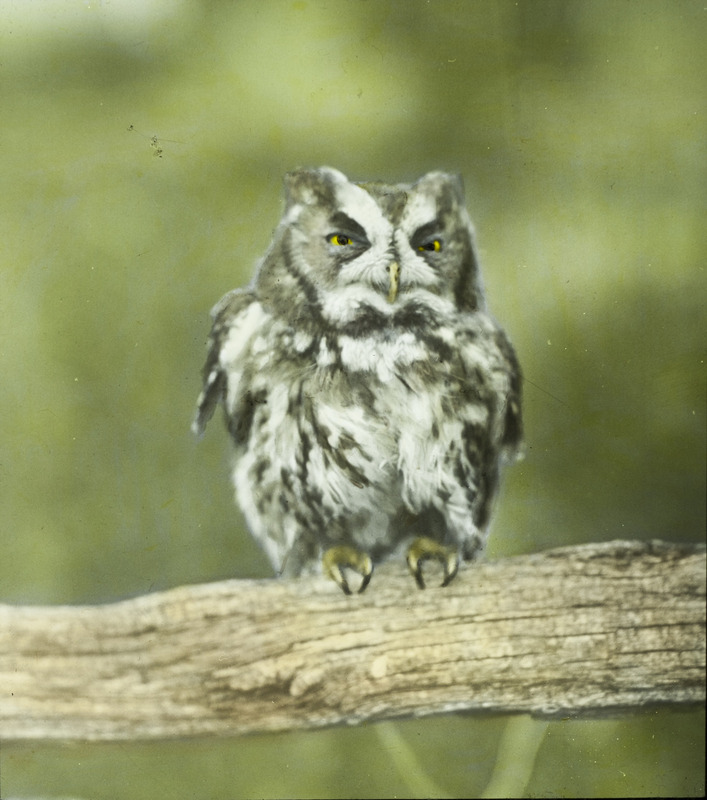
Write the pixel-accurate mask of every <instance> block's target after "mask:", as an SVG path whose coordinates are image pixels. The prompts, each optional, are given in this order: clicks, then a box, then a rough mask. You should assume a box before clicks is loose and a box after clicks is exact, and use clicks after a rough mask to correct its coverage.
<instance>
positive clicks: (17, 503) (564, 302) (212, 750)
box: [0, 0, 707, 798]
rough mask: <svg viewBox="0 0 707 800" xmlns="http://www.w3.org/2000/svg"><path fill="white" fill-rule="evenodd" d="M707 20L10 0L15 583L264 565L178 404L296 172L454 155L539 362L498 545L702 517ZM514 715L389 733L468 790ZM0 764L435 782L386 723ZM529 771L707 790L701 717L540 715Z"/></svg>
mask: <svg viewBox="0 0 707 800" xmlns="http://www.w3.org/2000/svg"><path fill="white" fill-rule="evenodd" d="M704 40H705V11H704V8H703V4H702V3H697V2H691V1H690V0H661V1H660V2H658V1H656V0H642V2H640V3H638V2H633V3H629V2H623V3H616V2H611V1H610V0H606V1H604V0H596V1H595V0H592V1H591V2H589V1H587V2H579V1H578V0H570V1H569V2H567V1H566V0H535V1H534V2H520V3H518V2H514V1H513V0H499V2H490V0H489V1H483V2H482V1H478V2H463V1H462V0H436V2H434V3H429V2H425V1H424V0H382V1H381V2H370V0H369V2H363V0H359V1H355V0H329V1H328V2H323V1H322V2H314V1H308V0H300V1H298V2H284V1H283V2H277V1H275V0H266V1H265V2H258V3H246V2H240V3H239V2H225V1H221V2H219V1H218V0H201V2H196V1H190V2H187V0H181V2H180V1H179V0H175V2H172V3H161V2H158V0H145V1H144V2H138V0H115V1H114V2H112V3H102V2H81V3H79V2H72V1H71V0H44V2H41V1H38V2H32V3H26V4H22V3H12V2H8V1H7V0H3V2H0V53H1V55H0V107H2V110H3V132H2V145H1V147H0V167H1V170H2V176H3V191H2V193H1V194H0V241H2V248H1V249H0V359H1V363H2V371H3V380H2V383H0V437H1V438H0V441H1V442H2V457H1V458H0V499H1V505H0V508H1V509H2V515H3V533H2V537H3V538H2V551H3V555H2V559H1V560H0V587H1V595H0V597H1V599H2V600H4V601H8V602H32V603H37V602H41V603H66V602H72V603H74V602H101V601H108V600H113V599H117V598H122V597H125V596H129V595H135V594H142V593H144V592H147V591H151V590H155V589H160V588H166V587H169V586H173V585H178V584H181V583H185V582H198V581H206V580H214V579H219V578H225V577H232V576H265V575H268V574H269V571H268V567H267V564H266V562H265V559H264V558H263V556H262V555H261V554H260V552H259V551H258V550H257V548H256V547H255V545H254V544H253V543H252V542H251V541H250V539H249V537H248V535H247V533H246V532H245V530H244V528H243V525H242V523H241V522H240V519H239V517H238V514H237V512H236V511H235V510H234V507H233V502H232V497H231V490H230V488H229V483H228V478H227V468H228V459H229V449H228V442H227V440H226V437H225V435H224V434H223V432H222V431H219V430H218V427H219V426H218V424H215V425H213V430H209V432H208V434H207V436H206V438H205V439H204V441H203V442H201V443H196V442H194V441H193V440H192V437H191V436H190V433H189V422H190V419H191V414H192V409H193V406H194V402H195V399H196V395H197V394H198V391H199V383H200V379H199V370H200V368H201V364H202V360H203V355H204V349H203V348H204V342H205V337H206V334H207V331H208V326H209V319H208V309H209V308H210V307H211V305H212V304H213V303H214V302H215V301H216V300H217V299H218V298H219V297H220V296H221V295H222V294H223V293H224V292H225V291H226V290H228V289H230V288H232V287H234V286H237V285H241V284H243V283H245V282H246V281H247V280H248V279H249V277H250V275H251V274H252V269H253V265H254V263H255V261H256V260H257V258H258V257H259V256H260V255H261V254H262V252H263V251H264V249H265V247H266V245H267V243H268V241H269V238H270V235H271V231H272V229H273V227H274V226H275V224H276V223H277V220H278V216H279V211H280V202H281V200H280V182H281V178H282V174H283V173H284V172H286V171H287V170H289V169H291V168H293V167H295V166H298V165H311V166H316V165H320V164H330V165H332V166H336V167H338V168H339V169H341V170H343V171H344V172H345V173H347V174H348V175H349V176H350V177H352V178H355V179H366V178H381V179H389V180H407V179H414V178H415V177H417V176H418V175H420V174H422V173H423V172H425V171H427V170H429V169H434V168H443V169H449V170H453V171H458V172H461V173H462V174H463V175H464V178H465V180H466V185H467V193H468V199H469V206H470V210H471V213H472V216H473V218H474V219H475V221H476V225H477V229H478V234H479V242H480V246H481V253H482V261H483V265H484V278H485V282H486V287H487V293H488V297H489V302H490V305H491V308H492V309H493V311H494V313H495V314H496V315H497V317H498V318H499V319H500V320H501V321H502V322H503V324H504V326H505V327H506V328H507V329H508V331H509V333H510V335H511V337H512V339H513V341H514V342H515V343H516V345H517V348H518V351H519V354H520V357H521V362H522V364H523V367H524V371H525V374H526V378H527V385H526V399H525V409H526V417H527V439H528V446H527V457H526V460H525V461H524V462H523V463H522V464H520V465H518V466H515V467H513V468H512V469H509V470H508V471H507V473H506V476H505V485H504V488H503V491H502V495H501V498H500V500H499V502H498V509H497V515H496V519H495V523H494V527H493V531H492V536H491V541H490V547H489V551H490V555H491V556H492V557H498V556H501V555H507V554H512V553H520V552H529V551H533V550H538V549H542V548H546V547H550V546H556V545H563V544H571V543H575V542H582V541H589V540H598V539H614V538H662V539H672V540H689V539H693V540H694V539H700V538H702V537H703V536H704V529H705V507H704V501H705V464H704V454H705V407H704V400H705V369H704V342H705V337H704V333H705V331H704V322H703V320H704V312H703V306H704V270H705V264H704V254H705V240H704V219H705V206H706V205H707V204H706V202H705V201H706V199H707V198H706V193H707V179H706V178H707V176H706V175H705V171H706V170H705V163H706V162H705V152H704V148H705V140H704V131H705V129H706V126H705V93H704V87H703V79H704V67H705V56H704ZM461 579H464V576H463V575H462V578H461ZM411 591H412V588H411ZM244 646H247V643H245V644H244ZM503 725H504V721H503V720H499V719H488V720H480V719H477V718H471V717H451V718H443V719H430V720H422V721H409V722H405V723H400V724H399V730H400V732H401V735H402V736H404V737H405V739H406V740H407V742H408V743H409V745H410V747H411V748H412V750H413V751H415V752H416V753H417V756H418V758H419V761H420V764H421V766H422V767H423V768H424V769H425V770H426V771H427V773H428V775H429V777H430V780H431V781H434V782H435V783H436V785H438V786H440V787H444V791H446V792H448V793H449V795H450V796H469V795H472V794H478V793H479V792H480V791H482V789H483V787H484V785H485V782H486V781H487V780H488V778H489V776H490V774H491V771H492V769H493V766H494V759H495V754H496V747H497V745H498V741H499V737H500V735H501V731H502V730H503ZM0 757H1V758H2V765H1V766H2V769H1V772H2V776H3V787H2V788H3V790H4V791H5V792H6V793H8V792H9V793H11V794H13V796H17V797H22V796H30V795H32V794H37V793H39V794H42V795H44V796H47V797H49V796H56V795H64V796H66V795H69V794H72V793H73V794H76V795H77V796H86V797H92V798H101V797H106V798H107V797H110V798H119V797H130V798H141V797H145V798H147V797H169V796H194V797H196V796H203V797H207V796H208V797H210V798H218V797H224V798H226V797H236V796H258V797H269V796H273V797H275V796H290V797H297V796H301V797H304V796H341V797H349V796H358V797H367V796H370V797H374V796H375V797H379V796H393V795H397V796H401V795H411V794H416V793H417V794H424V788H422V787H420V786H416V785H415V784H414V781H412V782H411V779H410V776H406V775H404V774H400V773H399V772H398V771H396V770H394V769H392V768H391V767H390V758H388V757H387V755H386V748H385V747H381V741H380V740H379V738H378V737H377V734H376V728H375V726H363V727H361V728H358V729H352V730H336V731H322V732H311V733H307V734H296V735H295V734H292V735H280V736H258V737H251V738H246V739H239V740H237V741H226V742H223V741H219V742H214V741H200V742H175V743H164V744H155V743H150V744H116V745H100V746H97V745H94V746H80V745H72V746H67V747H58V746H41V747H40V746H38V745H35V744H33V745H27V746H25V745H16V746H12V747H10V746H9V745H5V746H4V747H3V750H2V753H1V754H0ZM527 791H528V793H529V794H530V795H533V796H540V795H547V794H555V795H561V796H567V797H570V796H576V797H580V796H621V795H624V796H626V795H631V794H633V795H655V796H661V795H663V796H664V795H671V794H675V795H678V796H687V795H700V794H702V793H703V791H704V716H703V715H702V714H697V713H673V712H670V711H661V712H660V713H658V712H655V713H651V714H646V715H642V716H638V717H634V718H629V719H626V720H620V721H606V722H588V721H584V722H574V721H567V722H565V723H553V724H552V725H551V726H550V727H549V728H548V731H547V734H546V736H545V740H544V742H543V744H542V746H541V748H540V751H539V754H538V759H537V762H536V769H535V772H534V774H533V777H532V780H531V783H530V785H529V786H528V789H527Z"/></svg>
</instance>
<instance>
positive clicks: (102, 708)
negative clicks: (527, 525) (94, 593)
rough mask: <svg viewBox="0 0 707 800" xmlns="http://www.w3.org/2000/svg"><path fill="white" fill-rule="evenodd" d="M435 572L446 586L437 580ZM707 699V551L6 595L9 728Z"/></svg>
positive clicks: (269, 721)
mask: <svg viewBox="0 0 707 800" xmlns="http://www.w3.org/2000/svg"><path fill="white" fill-rule="evenodd" d="M430 582H431V581H430ZM704 699H705V549H704V547H703V546H699V545H671V544H666V543H662V542H648V543H642V542H621V541H618V542H611V543H607V544H591V545H583V546H580V547H571V548H562V549H559V550H552V551H549V552H546V553H541V554H537V555H530V556H521V557H516V558H509V559H505V560H503V561H497V562H481V563H478V564H474V565H471V566H469V567H467V568H466V569H464V570H463V571H462V572H461V574H460V575H459V576H458V577H457V579H456V580H455V581H454V582H453V583H452V584H451V585H450V586H448V587H446V588H444V589H438V588H429V589H427V590H425V591H424V592H421V591H419V590H418V589H417V588H416V587H415V585H414V582H413V580H412V579H411V577H410V576H409V575H408V574H405V573H404V572H403V569H402V567H401V566H400V565H397V564H392V563H388V564H384V565H382V566H381V567H380V568H378V569H377V571H376V575H375V576H374V580H373V582H372V583H371V585H370V587H369V588H368V590H367V591H366V593H365V594H363V595H354V596H351V597H347V596H345V595H343V594H342V593H341V592H340V590H339V589H338V588H337V587H336V586H335V585H334V584H333V583H332V582H331V581H328V580H325V579H322V578H308V579H300V580H289V581H286V580H261V581H252V580H248V581H225V582H221V583H213V584H205V585H199V586H183V587H180V588H177V589H172V590H169V591H166V592H161V593H158V594H153V595H147V596H144V597H138V598H135V599H132V600H126V601H123V602H120V603H115V604H111V605H104V606H76V607H71V606H59V607H13V606H7V605H5V606H0V737H1V738H3V739H57V738H69V739H89V740H99V739H103V740H107V739H139V738H167V737H173V736H205V735H231V734H238V733H245V732H253V731H273V730H291V729H296V728H300V729H302V728H312V727H317V726H323V725H336V724H342V723H349V724H350V723H357V722H361V721H363V720H380V719H385V718H392V717H402V716H410V715H414V716H422V715H426V714H438V713H442V712H449V711H459V710H465V711H481V710H483V711H494V712H521V711H524V712H531V713H533V714H535V715H541V716H543V715H544V716H553V715H560V714H573V715H574V714H581V713H607V712H611V711H613V710H616V709H625V708H637V707H642V706H646V705H648V704H654V703H680V704H692V703H699V702H704Z"/></svg>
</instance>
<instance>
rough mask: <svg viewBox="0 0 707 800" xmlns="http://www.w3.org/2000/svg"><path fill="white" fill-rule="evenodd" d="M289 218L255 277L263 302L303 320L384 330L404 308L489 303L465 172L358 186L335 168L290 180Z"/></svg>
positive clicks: (462, 308) (473, 306)
mask: <svg viewBox="0 0 707 800" xmlns="http://www.w3.org/2000/svg"><path fill="white" fill-rule="evenodd" d="M285 196H286V202H285V212H284V215H283V218H282V221H281V223H280V225H279V226H278V229H277V231H276V233H275V237H274V240H273V243H272V245H271V247H270V250H269V251H268V253H267V254H266V256H265V258H264V260H263V262H262V264H261V266H260V268H259V270H258V272H257V274H256V278H255V284H256V287H255V288H256V289H257V292H258V295H259V298H260V300H261V302H262V303H263V304H264V305H265V306H266V307H270V309H271V310H272V311H273V312H275V313H277V314H278V315H279V316H284V317H285V318H287V319H289V320H291V321H293V322H294V321H295V320H296V321H297V322H298V323H300V324H302V323H304V324H306V323H307V322H308V321H311V322H312V323H313V324H316V325H321V324H322V323H323V324H325V325H337V326H339V325H342V324H348V323H350V324H356V323H357V322H360V321H361V320H363V319H364V318H365V319H368V320H371V319H375V320H378V321H379V322H380V324H385V320H386V319H387V318H389V317H391V316H393V315H399V314H400V311H401V309H404V308H406V307H412V306H415V307H417V308H419V307H421V306H427V307H432V308H444V309H447V310H448V311H452V310H456V311H462V312H464V311H469V312H470V311H475V310H477V309H479V308H481V307H482V306H483V294H482V291H481V287H480V280H479V274H478V266H477V260H476V257H475V253H474V242H473V229H472V225H471V222H470V220H469V216H468V213H467V211H466V208H465V204H464V189H463V185H462V181H461V178H460V177H459V176H458V175H450V174H447V173H444V172H430V173H428V174H427V175H424V176H423V177H422V178H420V179H419V180H418V181H416V182H415V183H412V184H393V185H391V184H385V183H354V182H352V181H350V180H349V179H348V178H347V177H346V176H345V175H343V174H342V173H341V172H339V171H338V170H335V169H331V168H330V167H321V168H319V169H302V170H298V171H295V172H291V173H289V174H288V175H287V176H286V178H285Z"/></svg>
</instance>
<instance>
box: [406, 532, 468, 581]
mask: <svg viewBox="0 0 707 800" xmlns="http://www.w3.org/2000/svg"><path fill="white" fill-rule="evenodd" d="M430 558H434V559H435V560H436V561H439V563H440V564H441V565H442V568H443V569H444V580H443V581H442V586H448V585H449V584H450V583H451V581H452V579H453V578H454V576H455V575H456V574H457V570H458V569H459V553H458V551H457V548H456V547H445V546H444V545H443V544H440V543H439V542H436V541H435V540H434V539H430V538H429V537H428V536H419V537H418V538H417V539H415V541H414V542H413V543H412V544H411V545H410V547H409V548H408V555H407V562H408V567H409V568H410V572H412V575H413V577H414V578H415V580H416V581H417V585H418V586H419V587H420V589H424V588H425V580H424V578H423V577H422V564H423V563H424V562H425V561H428V560H429V559H430Z"/></svg>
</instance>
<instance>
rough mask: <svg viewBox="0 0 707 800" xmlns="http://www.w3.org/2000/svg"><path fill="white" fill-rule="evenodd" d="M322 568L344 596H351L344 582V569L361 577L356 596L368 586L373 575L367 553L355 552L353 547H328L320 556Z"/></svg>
mask: <svg viewBox="0 0 707 800" xmlns="http://www.w3.org/2000/svg"><path fill="white" fill-rule="evenodd" d="M322 566H323V567H324V574H325V575H326V576H327V577H329V578H331V579H332V580H333V581H335V582H336V583H337V584H338V585H339V586H340V587H341V590H342V591H343V593H344V594H351V588H350V587H349V583H348V581H347V580H346V575H345V574H344V569H352V570H353V571H354V572H358V574H359V575H360V576H361V578H362V580H361V585H360V586H359V587H358V594H361V592H362V591H363V590H364V589H365V588H366V586H368V583H369V581H370V580H371V575H373V562H372V561H371V557H370V556H369V555H368V554H367V553H362V552H361V551H360V550H356V548H355V547H347V546H346V545H339V546H337V547H330V548H329V549H328V550H327V551H326V552H325V553H324V555H323V556H322Z"/></svg>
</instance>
